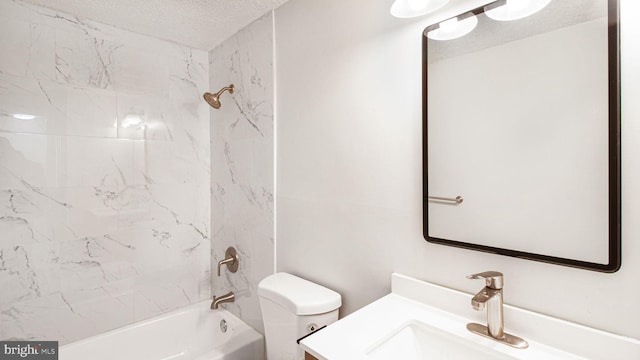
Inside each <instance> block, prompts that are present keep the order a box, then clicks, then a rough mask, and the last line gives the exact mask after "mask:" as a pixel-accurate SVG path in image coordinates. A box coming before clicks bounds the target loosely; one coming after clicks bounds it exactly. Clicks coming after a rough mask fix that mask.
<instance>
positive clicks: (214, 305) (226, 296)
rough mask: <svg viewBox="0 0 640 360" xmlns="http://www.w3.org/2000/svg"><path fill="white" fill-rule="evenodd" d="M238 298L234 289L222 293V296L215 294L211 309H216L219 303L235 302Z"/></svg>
mask: <svg viewBox="0 0 640 360" xmlns="http://www.w3.org/2000/svg"><path fill="white" fill-rule="evenodd" d="M235 299H236V296H235V295H233V292H232V291H229V292H228V293H226V294H224V295H222V296H215V295H214V296H213V301H212V302H211V310H216V309H217V308H218V305H219V304H221V303H226V302H233V301H234V300H235Z"/></svg>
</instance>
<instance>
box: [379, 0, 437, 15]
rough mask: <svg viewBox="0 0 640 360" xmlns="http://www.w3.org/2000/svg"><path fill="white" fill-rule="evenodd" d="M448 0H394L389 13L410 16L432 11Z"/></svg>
mask: <svg viewBox="0 0 640 360" xmlns="http://www.w3.org/2000/svg"><path fill="white" fill-rule="evenodd" d="M448 2H449V0H396V1H395V2H394V3H393V5H391V15H393V16H395V17H397V18H412V17H416V16H422V15H426V14H428V13H432V12H434V11H436V10H438V9H440V8H441V7H443V6H445V5H446V4H447V3H448Z"/></svg>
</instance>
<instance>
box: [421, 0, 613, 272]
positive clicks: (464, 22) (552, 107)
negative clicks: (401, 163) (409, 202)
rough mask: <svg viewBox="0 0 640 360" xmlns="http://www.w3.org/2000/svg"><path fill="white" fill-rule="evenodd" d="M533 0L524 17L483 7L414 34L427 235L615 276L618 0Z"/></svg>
mask: <svg viewBox="0 0 640 360" xmlns="http://www.w3.org/2000/svg"><path fill="white" fill-rule="evenodd" d="M514 3H517V2H511V5H512V4H514ZM520 3H524V1H520ZM537 3H539V4H540V3H544V5H542V6H543V8H542V9H537V12H535V13H533V14H531V15H529V16H521V15H522V14H523V11H524V10H523V8H519V9H515V10H514V9H508V8H507V6H509V3H508V2H507V1H505V0H499V1H494V2H491V3H488V4H487V5H485V6H482V7H479V8H476V9H473V10H470V11H467V12H465V13H463V14H459V15H458V16H456V17H454V18H452V19H453V20H452V19H448V20H445V21H442V22H440V23H438V24H434V25H431V26H429V27H427V28H426V29H425V31H424V33H423V37H422V38H423V194H424V196H423V233H424V237H425V239H426V240H427V241H428V242H430V243H434V244H441V245H448V246H455V247H460V248H466V249H471V250H478V251H483V252H490V253H495V254H499V255H506V256H511V257H518V258H523V259H529V260H535V261H542V262H547V263H554V264H560V265H566V266H572V267H577V268H583V269H589V270H595V271H602V272H615V271H617V270H618V269H619V268H620V264H621V250H620V248H621V239H620V229H621V226H620V223H621V220H620V215H621V214H620V213H621V205H620V204H621V200H620V193H621V192H620V187H621V186H620V172H621V170H620V167H621V166H620V56H619V52H620V46H619V4H618V1H617V0H608V1H603V0H551V1H549V0H547V1H544V0H543V1H537ZM514 14H515V15H514ZM508 16H512V17H516V18H517V19H515V20H511V19H509V20H507V18H505V17H508ZM519 16H520V17H519ZM518 17H519V18H518ZM460 34H462V36H461V37H456V36H459V35H460Z"/></svg>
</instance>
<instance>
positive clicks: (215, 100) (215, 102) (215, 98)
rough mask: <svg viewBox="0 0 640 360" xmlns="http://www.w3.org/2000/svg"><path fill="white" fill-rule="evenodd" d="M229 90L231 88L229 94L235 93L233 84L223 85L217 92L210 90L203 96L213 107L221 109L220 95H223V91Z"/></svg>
mask: <svg viewBox="0 0 640 360" xmlns="http://www.w3.org/2000/svg"><path fill="white" fill-rule="evenodd" d="M227 90H229V94H233V84H231V85H229V86H225V87H223V88H222V89H220V91H218V92H217V93H215V94H212V93H209V92H207V93H204V95H202V97H203V98H204V101H206V102H207V104H209V105H211V107H212V108H214V109H220V95H222V93H223V92H225V91H227Z"/></svg>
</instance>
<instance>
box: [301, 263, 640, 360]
mask: <svg viewBox="0 0 640 360" xmlns="http://www.w3.org/2000/svg"><path fill="white" fill-rule="evenodd" d="M391 288H392V290H391V293H390V294H388V295H386V296H384V297H382V298H380V299H378V300H376V301H374V302H373V303H371V304H369V305H367V306H365V307H363V308H362V309H360V310H358V311H356V312H354V313H352V314H350V315H349V316H347V317H345V318H343V319H341V320H339V321H338V322H336V323H333V324H331V325H328V326H327V327H326V328H325V329H322V330H320V331H318V332H316V333H315V334H313V335H310V336H308V337H306V338H305V339H303V340H302V341H301V342H300V345H301V346H302V348H303V349H304V350H305V351H306V352H308V353H309V354H310V355H313V356H314V357H316V358H317V359H320V360H342V359H344V360H354V359H369V360H375V359H380V360H383V359H404V360H413V359H416V360H418V359H428V358H433V359H471V358H473V359H487V360H489V359H532V360H533V359H535V360H539V359H558V360H560V359H562V360H568V359H602V360H605V359H606V360H612V359H621V360H622V359H634V358H637V357H638V354H640V341H639V340H636V339H632V338H627V337H623V336H618V335H615V334H611V333H607V332H604V331H600V330H597V329H593V328H589V327H586V326H582V325H579V324H575V323H571V322H567V321H564V320H560V319H556V318H552V317H549V316H546V315H542V314H538V313H534V312H531V311H528V310H524V309H520V308H517V307H513V306H509V305H504V321H505V330H507V331H508V332H510V333H512V334H516V335H518V336H520V337H522V338H524V339H525V340H526V341H527V342H528V347H526V348H525V349H518V348H515V347H512V346H508V345H505V344H503V343H500V342H497V341H494V340H491V339H487V338H485V337H482V336H479V335H476V334H474V333H472V332H470V331H468V330H467V327H466V325H467V324H468V323H474V322H475V323H484V322H486V318H485V315H484V313H481V312H477V311H474V310H473V308H472V306H471V299H472V294H467V293H464V292H460V291H457V290H453V289H449V288H445V287H442V286H439V285H435V284H431V283H428V282H424V281H420V280H417V279H414V278H411V277H408V276H404V275H400V274H395V273H394V274H392V276H391Z"/></svg>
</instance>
